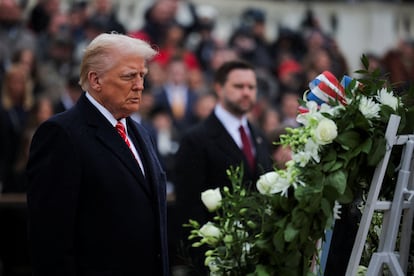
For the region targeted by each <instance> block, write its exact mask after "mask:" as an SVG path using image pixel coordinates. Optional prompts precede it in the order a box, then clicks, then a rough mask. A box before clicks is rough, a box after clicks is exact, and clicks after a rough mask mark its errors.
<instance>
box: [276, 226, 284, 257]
mask: <svg viewBox="0 0 414 276" xmlns="http://www.w3.org/2000/svg"><path fill="white" fill-rule="evenodd" d="M285 240H286V239H285V238H284V231H283V228H282V229H279V230H278V231H277V232H276V234H274V235H273V245H274V246H275V249H276V251H278V252H284V250H285Z"/></svg>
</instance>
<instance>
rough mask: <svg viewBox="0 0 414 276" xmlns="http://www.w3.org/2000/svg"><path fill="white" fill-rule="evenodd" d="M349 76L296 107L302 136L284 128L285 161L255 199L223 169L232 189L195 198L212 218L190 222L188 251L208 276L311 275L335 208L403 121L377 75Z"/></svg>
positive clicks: (316, 87) (318, 83)
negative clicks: (197, 254) (200, 258)
mask: <svg viewBox="0 0 414 276" xmlns="http://www.w3.org/2000/svg"><path fill="white" fill-rule="evenodd" d="M361 61H362V64H363V65H364V67H365V69H363V70H359V71H356V73H358V74H362V75H363V77H362V78H360V79H358V80H357V79H352V78H350V77H349V76H344V77H343V78H342V80H341V81H338V80H337V79H336V78H335V76H333V75H332V74H331V73H330V72H328V71H325V72H323V73H322V74H320V75H319V76H318V77H317V78H315V79H314V80H313V81H311V82H310V84H309V88H310V89H309V90H308V91H307V92H306V93H305V94H304V98H303V100H301V101H300V108H299V110H298V111H299V112H298V116H297V121H298V122H299V123H301V126H300V127H297V128H287V129H286V132H287V133H286V134H285V135H282V136H281V141H280V145H281V146H285V147H289V148H290V149H291V152H292V160H290V161H288V162H287V163H286V168H285V169H276V168H275V169H274V170H273V171H271V172H268V173H265V174H263V175H262V176H261V177H260V178H259V180H258V181H257V183H256V189H255V188H251V189H249V188H248V187H246V185H244V183H242V176H243V168H242V167H238V168H229V170H228V171H227V174H228V176H229V179H230V181H231V183H232V186H231V187H224V188H223V189H222V190H220V189H219V188H217V189H210V190H207V191H205V192H203V193H202V194H201V199H202V202H203V203H204V205H205V206H206V207H207V208H208V210H209V211H211V212H215V213H216V216H215V217H214V218H213V219H212V220H211V221H209V222H207V223H206V224H204V225H200V224H199V223H198V222H197V221H194V220H190V221H189V223H188V224H186V225H185V226H186V227H189V228H191V229H192V230H191V233H190V235H189V239H190V240H193V239H195V240H196V241H195V242H194V243H193V244H192V246H193V247H200V246H206V252H205V256H206V258H205V265H206V266H208V268H209V270H210V273H211V275H249V274H251V275H307V274H311V275H312V273H315V271H314V268H315V266H314V264H315V263H318V261H319V260H318V255H319V250H320V249H319V247H318V241H320V240H324V238H325V231H326V230H328V229H331V228H332V226H333V223H334V220H335V219H339V218H340V216H339V215H340V204H346V203H350V202H352V201H353V200H354V198H355V195H357V194H360V193H362V192H363V191H364V190H366V189H367V188H369V187H368V186H369V183H370V181H371V178H372V175H373V172H374V169H375V167H376V165H377V164H378V163H379V161H380V160H381V159H382V157H383V156H384V154H385V151H386V140H385V136H384V134H385V129H386V126H387V123H388V120H389V117H390V115H391V114H396V115H398V116H400V117H401V123H400V131H402V130H403V129H404V124H405V122H406V115H407V114H408V113H409V109H408V108H407V107H406V104H404V102H405V98H404V97H403V96H402V95H396V94H395V93H394V92H393V91H392V89H391V88H389V85H387V81H386V79H384V78H383V77H382V76H381V75H380V72H379V71H374V72H369V71H368V66H369V64H368V60H367V58H366V57H365V56H362V58H361Z"/></svg>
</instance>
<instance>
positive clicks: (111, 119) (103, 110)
mask: <svg viewBox="0 0 414 276" xmlns="http://www.w3.org/2000/svg"><path fill="white" fill-rule="evenodd" d="M86 97H87V98H88V100H89V101H90V102H91V103H92V104H93V105H94V106H95V107H96V108H97V109H98V110H99V112H101V113H102V115H103V116H104V117H105V118H106V119H107V120H108V121H109V122H110V123H111V125H112V126H114V127H115V126H116V123H117V122H118V120H117V119H115V117H114V116H113V115H112V114H111V112H109V111H108V109H106V108H105V107H104V106H103V105H101V104H100V103H99V102H98V101H97V100H95V98H94V97H92V95H91V94H89V92H88V91H86ZM119 121H121V122H122V123H123V124H124V126H125V127H126V119H125V118H122V119H121V120H119Z"/></svg>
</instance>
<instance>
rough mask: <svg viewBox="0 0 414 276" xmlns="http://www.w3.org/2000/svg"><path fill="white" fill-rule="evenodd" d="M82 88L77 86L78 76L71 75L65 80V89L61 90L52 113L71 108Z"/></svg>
mask: <svg viewBox="0 0 414 276" xmlns="http://www.w3.org/2000/svg"><path fill="white" fill-rule="evenodd" d="M82 92H83V91H82V88H81V87H80V86H79V80H78V77H76V76H72V77H69V79H68V80H67V82H66V89H65V90H64V91H63V93H62V95H61V97H60V99H59V101H58V102H57V103H56V104H55V105H54V107H53V109H54V113H59V112H63V111H66V110H69V109H70V108H72V107H73V106H74V105H75V104H76V102H77V101H78V99H79V98H80V96H81V95H82Z"/></svg>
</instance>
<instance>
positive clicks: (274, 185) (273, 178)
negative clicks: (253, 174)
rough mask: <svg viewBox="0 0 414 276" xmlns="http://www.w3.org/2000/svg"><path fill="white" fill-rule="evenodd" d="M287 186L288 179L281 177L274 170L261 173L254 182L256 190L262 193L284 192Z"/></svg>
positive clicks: (288, 184)
mask: <svg viewBox="0 0 414 276" xmlns="http://www.w3.org/2000/svg"><path fill="white" fill-rule="evenodd" d="M289 186H290V183H289V181H288V179H287V178H283V177H281V176H280V175H279V174H278V173H277V172H275V171H272V172H268V173H265V174H263V175H261V176H260V178H259V180H257V182H256V188H257V190H258V191H259V192H260V193H261V194H264V195H268V194H276V193H280V192H284V191H285V190H286V189H287V188H288V187H289Z"/></svg>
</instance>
